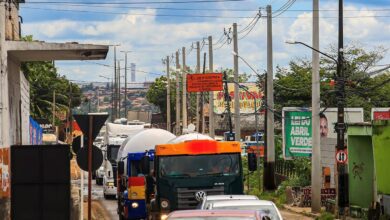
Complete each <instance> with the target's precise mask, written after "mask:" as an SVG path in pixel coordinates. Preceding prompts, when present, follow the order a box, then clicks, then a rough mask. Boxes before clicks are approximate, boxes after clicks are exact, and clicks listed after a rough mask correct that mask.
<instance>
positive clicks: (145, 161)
mask: <svg viewBox="0 0 390 220" xmlns="http://www.w3.org/2000/svg"><path fill="white" fill-rule="evenodd" d="M139 163H140V166H141V173H142V174H144V175H148V174H149V173H150V159H149V156H146V155H145V156H143V157H142V158H141V160H140V161H139Z"/></svg>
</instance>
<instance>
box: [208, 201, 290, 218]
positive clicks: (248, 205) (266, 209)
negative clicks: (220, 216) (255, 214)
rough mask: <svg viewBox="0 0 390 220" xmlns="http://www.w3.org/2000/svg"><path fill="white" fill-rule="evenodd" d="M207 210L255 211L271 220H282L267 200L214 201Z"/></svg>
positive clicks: (275, 208)
mask: <svg viewBox="0 0 390 220" xmlns="http://www.w3.org/2000/svg"><path fill="white" fill-rule="evenodd" d="M207 209H212V210H256V211H261V212H263V213H265V214H266V215H267V216H269V217H270V218H271V219H272V220H282V219H283V218H282V215H281V214H280V212H279V210H278V208H277V207H276V205H275V204H274V203H273V202H271V201H267V200H232V201H216V202H213V203H212V204H210V205H209V206H208V207H207Z"/></svg>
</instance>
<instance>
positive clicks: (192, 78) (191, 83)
mask: <svg viewBox="0 0 390 220" xmlns="http://www.w3.org/2000/svg"><path fill="white" fill-rule="evenodd" d="M221 90H223V87H222V73H205V74H201V73H196V74H187V92H209V91H221Z"/></svg>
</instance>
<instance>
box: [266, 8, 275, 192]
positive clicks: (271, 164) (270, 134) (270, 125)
mask: <svg viewBox="0 0 390 220" xmlns="http://www.w3.org/2000/svg"><path fill="white" fill-rule="evenodd" d="M272 59H273V55H272V9H271V6H270V5H267V104H266V105H267V119H266V121H267V129H266V149H267V155H266V156H267V158H266V161H265V164H264V175H263V178H264V181H263V182H264V188H265V189H266V190H274V189H276V184H275V143H274V112H273V109H274V85H273V78H274V77H273V63H272Z"/></svg>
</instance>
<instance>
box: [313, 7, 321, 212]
mask: <svg viewBox="0 0 390 220" xmlns="http://www.w3.org/2000/svg"><path fill="white" fill-rule="evenodd" d="M313 48H314V49H316V50H319V49H320V37H319V3H318V0H313ZM312 68H313V73H312V96H311V106H312V110H311V117H312V138H313V139H312V151H313V152H312V158H311V160H312V168H311V210H312V212H314V213H318V212H320V211H321V178H322V177H321V173H322V170H321V142H320V54H319V53H318V52H317V51H315V50H313V53H312Z"/></svg>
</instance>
